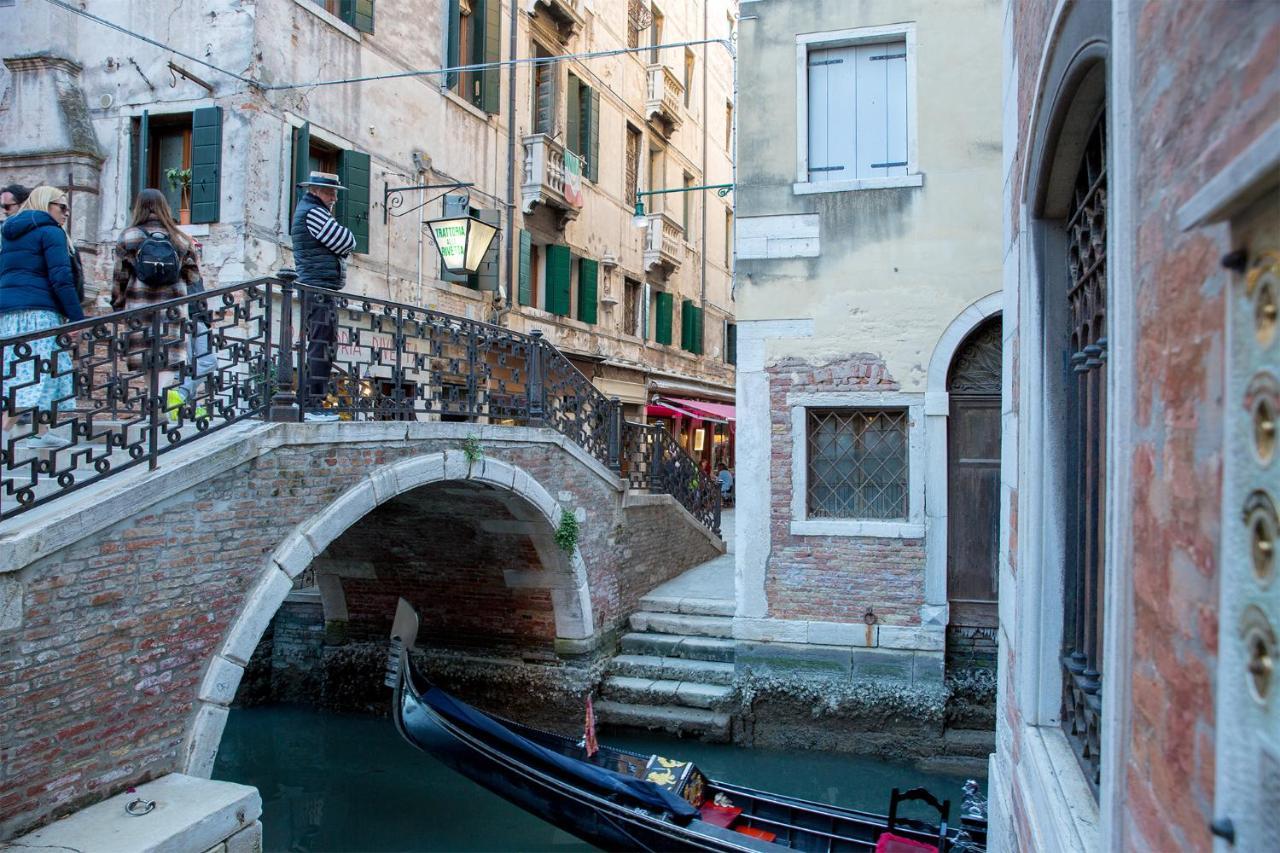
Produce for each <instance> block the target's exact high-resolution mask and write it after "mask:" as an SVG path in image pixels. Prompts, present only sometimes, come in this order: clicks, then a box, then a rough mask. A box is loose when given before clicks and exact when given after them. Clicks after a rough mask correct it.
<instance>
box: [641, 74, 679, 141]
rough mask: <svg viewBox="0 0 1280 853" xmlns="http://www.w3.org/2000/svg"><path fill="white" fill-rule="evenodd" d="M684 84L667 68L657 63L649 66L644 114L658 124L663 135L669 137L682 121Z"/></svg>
mask: <svg viewBox="0 0 1280 853" xmlns="http://www.w3.org/2000/svg"><path fill="white" fill-rule="evenodd" d="M683 98H684V84H683V83H681V82H680V81H679V80H678V79H676V75H675V74H674V73H672V71H671V69H670V68H668V67H667V66H665V65H663V64H661V63H657V64H654V65H650V66H649V87H648V93H647V97H646V98H645V102H644V114H645V117H646V118H647V119H649V120H650V121H653V122H656V123H657V124H659V125H660V126H661V128H662V130H663V133H664V134H665V135H667V136H670V135H671V134H672V133H674V132H675V130H676V128H678V127H679V126H680V122H681V121H682V120H683V119H682V118H681V115H680V108H681V105H682V99H683Z"/></svg>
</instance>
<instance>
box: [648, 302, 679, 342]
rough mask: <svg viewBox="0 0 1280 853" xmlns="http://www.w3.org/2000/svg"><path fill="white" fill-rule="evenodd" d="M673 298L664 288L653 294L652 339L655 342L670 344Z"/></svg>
mask: <svg viewBox="0 0 1280 853" xmlns="http://www.w3.org/2000/svg"><path fill="white" fill-rule="evenodd" d="M674 308H675V298H674V297H673V296H672V295H671V294H670V293H667V292H666V291H664V290H659V291H658V292H657V293H655V294H653V318H654V319H653V339H654V341H656V342H657V343H660V344H667V345H668V346H670V344H671V320H672V316H671V315H672V314H673V313H674Z"/></svg>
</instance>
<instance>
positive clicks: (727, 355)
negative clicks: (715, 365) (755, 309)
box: [724, 323, 738, 364]
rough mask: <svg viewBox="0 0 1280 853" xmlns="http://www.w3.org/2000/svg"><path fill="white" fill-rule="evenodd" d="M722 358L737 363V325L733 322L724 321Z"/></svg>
mask: <svg viewBox="0 0 1280 853" xmlns="http://www.w3.org/2000/svg"><path fill="white" fill-rule="evenodd" d="M724 360H725V361H727V362H729V363H730V364H737V363H738V327H737V325H736V324H734V323H726V324H725V327H724Z"/></svg>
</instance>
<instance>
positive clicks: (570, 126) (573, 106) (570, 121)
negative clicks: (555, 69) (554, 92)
mask: <svg viewBox="0 0 1280 853" xmlns="http://www.w3.org/2000/svg"><path fill="white" fill-rule="evenodd" d="M581 98H582V81H581V80H579V79H578V78H577V76H576V75H574V74H572V73H570V74H569V90H568V91H567V92H566V93H565V100H566V102H567V105H566V108H565V117H564V120H565V133H564V147H565V148H568V149H569V150H570V151H572V152H573V153H574V154H577V155H579V156H581V155H582V100H581Z"/></svg>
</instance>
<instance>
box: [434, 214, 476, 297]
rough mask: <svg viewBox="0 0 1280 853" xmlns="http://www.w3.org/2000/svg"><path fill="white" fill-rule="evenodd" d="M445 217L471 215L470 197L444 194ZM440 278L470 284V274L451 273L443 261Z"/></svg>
mask: <svg viewBox="0 0 1280 853" xmlns="http://www.w3.org/2000/svg"><path fill="white" fill-rule="evenodd" d="M443 206H444V216H445V218H449V217H454V216H470V215H471V199H470V197H469V196H465V195H446V196H445V197H444V201H443ZM440 279H441V280H442V281H452V282H454V283H455V284H465V285H467V286H470V285H471V276H469V275H467V274H466V273H452V272H449V271H448V270H447V269H445V268H444V262H443V261H441V262H440Z"/></svg>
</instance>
